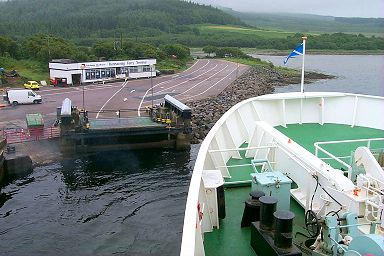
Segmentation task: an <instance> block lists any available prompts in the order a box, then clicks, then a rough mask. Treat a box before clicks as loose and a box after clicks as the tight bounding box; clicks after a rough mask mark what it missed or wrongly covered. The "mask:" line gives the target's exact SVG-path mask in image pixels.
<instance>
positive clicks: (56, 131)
mask: <svg viewBox="0 0 384 256" xmlns="http://www.w3.org/2000/svg"><path fill="white" fill-rule="evenodd" d="M3 137H4V138H5V139H6V140H7V144H15V143H22V142H28V141H38V140H45V139H52V138H58V137H60V128H59V127H37V128H29V129H21V128H12V129H3Z"/></svg>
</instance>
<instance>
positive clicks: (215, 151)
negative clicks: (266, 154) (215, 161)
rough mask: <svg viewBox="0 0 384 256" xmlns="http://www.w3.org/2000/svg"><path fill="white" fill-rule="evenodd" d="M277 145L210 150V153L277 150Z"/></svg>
mask: <svg viewBox="0 0 384 256" xmlns="http://www.w3.org/2000/svg"><path fill="white" fill-rule="evenodd" d="M277 147H278V146H276V145H270V146H258V147H246V148H226V149H210V150H208V152H209V153H218V152H231V151H244V150H252V149H264V148H277Z"/></svg>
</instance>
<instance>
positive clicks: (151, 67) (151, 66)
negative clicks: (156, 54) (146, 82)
mask: <svg viewBox="0 0 384 256" xmlns="http://www.w3.org/2000/svg"><path fill="white" fill-rule="evenodd" d="M149 67H150V69H151V93H152V109H153V82H152V71H153V68H154V66H153V65H152V64H151V65H149Z"/></svg>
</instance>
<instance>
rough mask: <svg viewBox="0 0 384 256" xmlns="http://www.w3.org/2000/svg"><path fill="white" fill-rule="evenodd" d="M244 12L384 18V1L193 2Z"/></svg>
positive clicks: (221, 0) (193, 0) (273, 0)
mask: <svg viewBox="0 0 384 256" xmlns="http://www.w3.org/2000/svg"><path fill="white" fill-rule="evenodd" d="M192 2H196V3H203V4H208V5H213V6H224V7H229V8H232V9H234V10H236V11H242V12H289V13H308V14H319V15H329V16H337V17H364V18H378V17H380V18H383V17H384V0H192Z"/></svg>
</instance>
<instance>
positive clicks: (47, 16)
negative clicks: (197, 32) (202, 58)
mask: <svg viewBox="0 0 384 256" xmlns="http://www.w3.org/2000/svg"><path fill="white" fill-rule="evenodd" d="M0 10H1V15H0V34H2V35H8V36H10V37H12V38H15V39H21V38H23V37H26V36H29V35H32V34H36V33H48V34H52V35H56V36H60V37H64V38H68V39H73V38H111V37H114V36H115V35H116V34H120V33H124V35H126V36H128V37H137V36H138V37H142V36H157V35H160V34H163V33H180V32H185V31H191V32H193V31H192V30H193V28H191V27H189V26H188V25H191V24H202V23H212V24H233V25H245V24H244V23H243V22H241V21H240V20H239V19H238V18H235V17H233V16H231V15H229V14H226V13H224V12H222V11H221V10H219V9H217V8H213V7H211V6H204V5H200V4H196V3H193V2H187V1H180V0H161V1H158V0H111V1H105V0H65V1H62V0H12V1H6V2H1V1H0Z"/></svg>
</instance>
